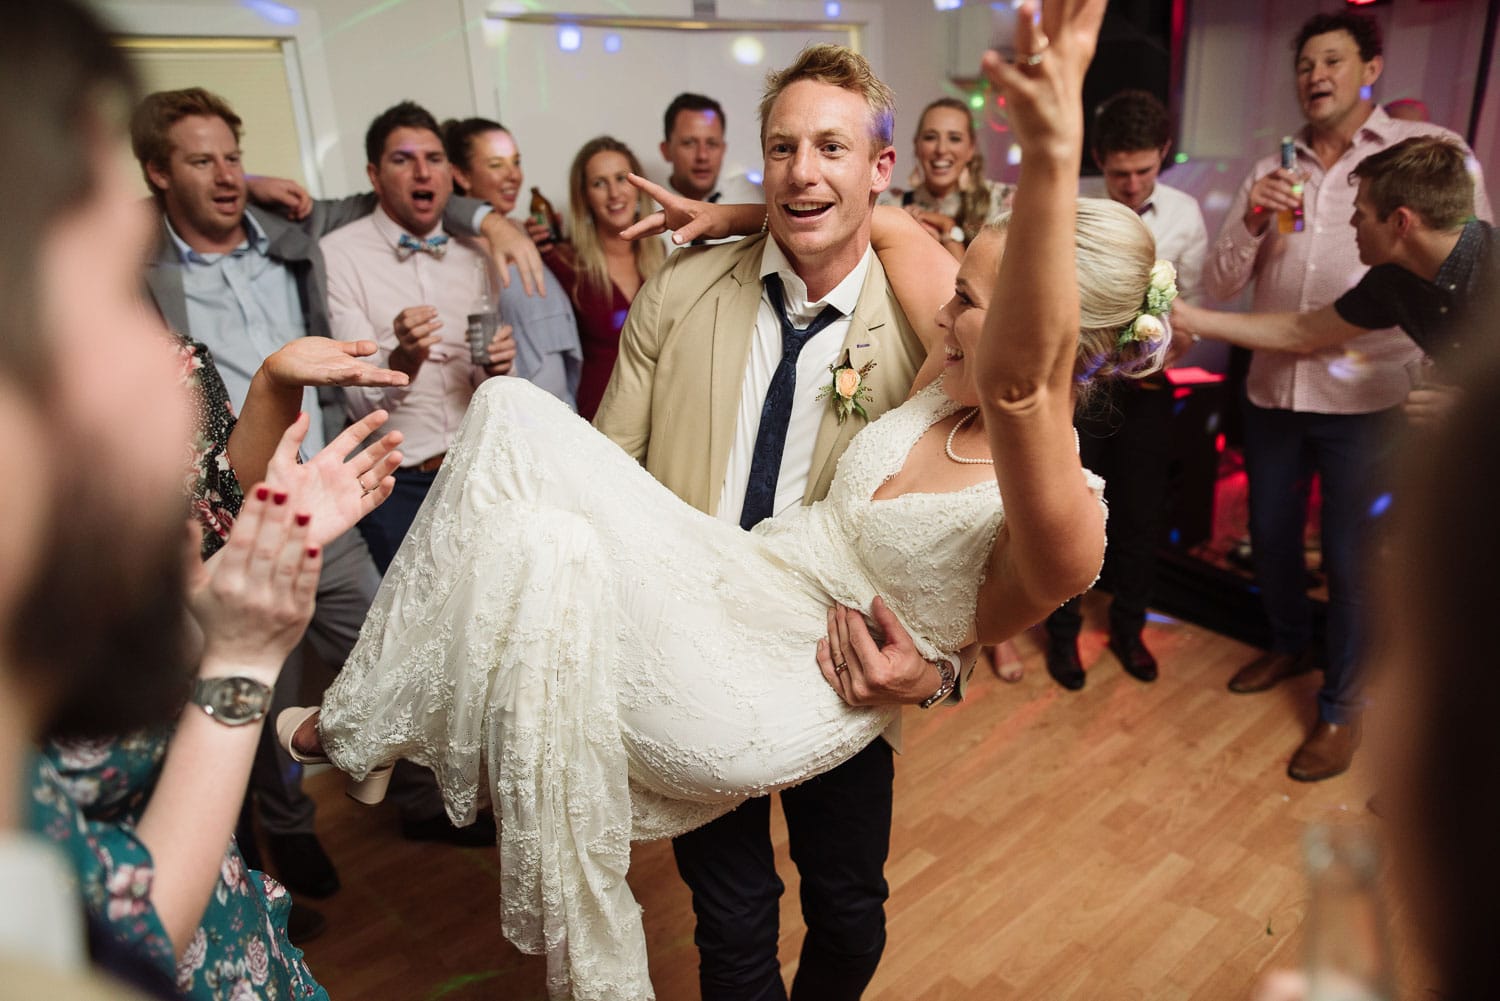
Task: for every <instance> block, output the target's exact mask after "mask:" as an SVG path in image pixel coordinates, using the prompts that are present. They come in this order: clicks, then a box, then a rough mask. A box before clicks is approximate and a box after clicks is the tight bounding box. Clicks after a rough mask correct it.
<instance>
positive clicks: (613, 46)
mask: <svg viewBox="0 0 1500 1001" xmlns="http://www.w3.org/2000/svg"><path fill="white" fill-rule="evenodd" d="M623 44H624V43H623V42H622V41H621V40H620V36H619V35H618V34H616V33H615V32H613V31H611V32H610V33H609V34H607V35H605V36H604V51H605V52H619V51H620V46H621V45H623Z"/></svg>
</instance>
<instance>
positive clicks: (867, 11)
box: [104, 0, 1500, 228]
mask: <svg viewBox="0 0 1500 1001" xmlns="http://www.w3.org/2000/svg"><path fill="white" fill-rule="evenodd" d="M486 2H488V3H489V4H491V5H492V6H491V7H487V6H486ZM508 2H509V3H512V6H513V7H515V8H516V9H521V8H522V7H524V9H527V10H542V11H555V12H561V11H568V12H572V13H597V14H618V13H620V10H621V5H620V4H619V3H618V2H617V0H528V2H527V3H525V4H524V5H521V4H519V3H518V2H516V0H404V2H398V3H373V4H372V3H371V2H370V0H290V2H289V3H288V4H287V6H288V7H290V8H291V9H292V10H294V11H297V12H300V13H302V14H303V15H304V18H303V23H304V25H306V24H307V23H309V22H311V23H314V24H315V25H316V31H315V32H313V33H309V32H307V31H306V30H303V31H302V36H303V37H302V38H301V39H300V51H301V58H302V60H303V62H304V64H305V66H306V67H308V68H309V69H310V72H311V75H312V76H313V77H314V79H313V80H312V81H311V82H312V84H313V86H312V90H313V92H314V93H313V97H314V99H319V97H318V94H319V93H320V86H321V87H323V88H326V95H327V96H326V101H327V103H328V107H327V109H326V112H325V113H324V114H322V115H320V116H316V117H318V118H319V119H320V121H318V122H316V123H315V126H316V127H315V128H314V131H315V132H316V142H317V145H318V149H317V158H318V161H319V163H320V164H321V165H322V167H323V171H322V176H323V177H324V178H325V179H326V180H327V188H328V190H327V193H330V194H338V193H342V192H343V191H345V190H349V189H351V188H353V187H355V186H363V185H364V159H365V158H364V152H363V149H362V140H363V134H364V129H365V126H366V125H367V124H368V122H369V121H370V119H371V118H372V117H374V115H376V114H377V113H378V112H380V111H381V110H382V109H384V108H386V107H388V106H389V105H391V104H393V103H395V102H396V101H399V100H401V99H403V98H411V99H412V100H415V101H417V102H419V103H421V104H423V105H426V106H427V107H428V108H430V109H431V110H432V111H433V113H434V114H436V115H438V116H439V117H450V116H467V115H470V114H475V113H478V114H483V115H488V116H494V115H496V114H504V113H505V111H506V109H504V108H503V107H500V101H499V99H498V95H497V94H496V91H495V87H494V81H493V73H492V71H491V69H490V68H488V67H486V66H485V65H484V58H485V57H484V56H483V53H485V52H487V51H489V45H488V43H487V41H486V38H485V30H484V25H483V23H482V19H481V18H480V17H479V16H478V15H477V13H476V12H477V11H483V10H486V9H498V8H500V7H502V6H503V5H505V4H506V3H508ZM969 2H971V3H973V2H976V0H969ZM104 6H105V7H106V9H107V10H109V11H110V12H111V13H113V14H115V15H116V16H117V17H118V16H122V15H123V16H124V17H125V18H127V19H129V17H130V16H131V15H132V13H133V12H141V11H147V10H149V11H153V12H156V13H157V14H160V12H162V11H164V10H165V11H176V12H177V16H176V17H175V18H174V19H173V23H174V24H176V25H177V26H178V27H179V30H180V31H181V32H182V33H184V34H193V33H197V24H198V23H201V24H204V25H209V26H210V27H208V28H207V29H206V30H209V31H212V30H214V29H213V27H212V25H213V24H215V23H217V22H219V21H221V20H222V19H223V18H225V17H226V16H231V17H233V18H235V19H237V23H238V22H244V21H246V20H247V19H253V18H254V17H255V15H254V14H252V13H250V11H249V10H248V9H247V7H248V6H251V5H239V4H235V5H226V3H225V2H224V0H170V2H166V3H163V2H145V0H111V2H106V3H105V4H104ZM823 7H824V5H823V3H822V0H719V13H720V16H722V17H737V18H781V17H792V18H797V19H801V20H822V19H823V17H824V15H823ZM1190 7H1191V10H1190V13H1189V35H1188V43H1187V54H1188V60H1187V65H1186V74H1187V80H1186V86H1185V87H1184V108H1183V122H1182V130H1181V143H1180V147H1179V148H1180V149H1181V150H1182V151H1184V152H1186V153H1187V154H1189V156H1190V157H1191V159H1190V161H1189V162H1188V163H1186V164H1183V165H1181V166H1179V167H1176V168H1174V170H1173V172H1172V179H1173V182H1174V183H1177V184H1179V185H1180V186H1183V187H1185V188H1187V189H1189V190H1192V191H1193V192H1194V193H1195V194H1198V195H1199V196H1200V199H1202V200H1203V201H1204V202H1205V210H1206V211H1205V214H1206V215H1208V216H1209V225H1210V228H1213V227H1214V226H1216V224H1217V221H1218V218H1219V216H1220V215H1221V214H1222V211H1223V208H1224V199H1225V197H1226V195H1227V193H1228V192H1230V191H1232V190H1233V188H1234V187H1235V185H1236V184H1237V183H1238V181H1239V179H1240V177H1241V176H1242V175H1243V172H1244V170H1245V167H1246V165H1247V164H1248V162H1249V161H1250V160H1251V159H1253V158H1254V157H1256V156H1259V155H1263V154H1264V153H1265V152H1266V151H1268V150H1274V149H1275V145H1276V140H1277V138H1278V137H1279V136H1281V135H1282V134H1283V133H1284V132H1287V131H1289V130H1290V129H1292V128H1295V127H1296V126H1297V125H1298V123H1299V115H1298V112H1297V107H1296V103H1295V100H1294V98H1293V91H1292V72H1291V53H1290V51H1289V44H1290V39H1291V38H1292V36H1293V35H1294V33H1295V31H1296V28H1297V26H1298V25H1299V24H1300V23H1301V21H1302V20H1303V19H1304V18H1306V17H1307V16H1308V14H1309V13H1310V12H1312V11H1314V10H1317V9H1324V10H1335V9H1339V8H1341V7H1342V3H1341V2H1339V0H1317V2H1316V3H1309V2H1308V0H1263V2H1254V3H1248V2H1245V0H1190ZM843 8H844V15H843V16H844V18H845V19H846V20H863V21H868V22H871V23H872V24H874V28H873V30H869V31H867V32H866V34H865V49H866V52H867V54H868V55H869V57H870V60H871V62H872V63H873V64H874V66H875V68H876V71H877V72H879V73H880V74H881V76H882V77H883V78H884V79H885V80H886V82H887V83H889V84H890V85H891V87H892V88H893V89H894V90H895V92H896V95H897V101H898V117H897V123H896V137H897V141H896V147H897V150H898V153H899V156H900V159H899V161H898V167H897V177H898V178H901V177H904V176H905V174H906V171H907V169H908V168H909V166H910V158H911V142H910V137H911V135H912V132H913V131H914V127H915V124H916V123H915V121H914V116H915V114H916V112H917V111H919V110H920V109H921V107H922V106H923V105H925V104H926V103H927V102H928V101H930V100H931V99H933V98H934V97H937V96H940V95H941V94H944V93H957V92H958V91H956V90H955V89H954V88H953V87H952V86H951V85H950V84H949V82H948V80H947V70H948V66H949V63H950V49H951V47H952V45H953V39H952V37H951V28H950V25H951V24H952V23H953V22H954V20H955V19H956V16H957V15H955V14H953V13H938V12H935V11H934V10H933V8H932V5H931V2H930V0H846V2H844V3H843ZM226 10H227V11H229V12H231V13H230V14H227V15H226V13H225V12H226ZM691 12H692V3H691V0H633V2H632V3H631V4H630V13H631V14H634V15H656V16H665V17H689V16H690V15H691ZM1374 12H1375V14H1376V16H1377V17H1378V18H1380V19H1381V20H1382V22H1383V24H1384V26H1385V28H1386V37H1387V56H1386V71H1385V75H1384V77H1383V78H1382V80H1381V83H1380V84H1379V85H1378V87H1377V97H1378V98H1379V99H1381V100H1390V99H1392V98H1395V97H1402V96H1419V97H1421V98H1422V99H1423V100H1424V101H1426V102H1427V103H1428V106H1429V107H1430V109H1431V111H1432V114H1433V117H1434V120H1436V121H1438V122H1441V123H1443V124H1446V125H1448V126H1449V127H1451V128H1454V129H1456V130H1459V131H1462V130H1463V129H1464V128H1465V127H1466V125H1467V121H1468V114H1469V104H1470V99H1471V96H1472V88H1473V79H1474V73H1475V70H1476V67H1477V65H1478V57H1479V53H1478V49H1479V45H1480V42H1481V30H1482V27H1483V16H1484V4H1482V3H1479V2H1472V0H1453V2H1447V3H1411V2H1402V3H1397V4H1393V5H1391V6H1389V7H1377V8H1374ZM265 27H266V33H267V34H278V33H283V34H285V33H287V32H288V30H289V29H285V28H278V27H277V26H275V25H273V24H271V23H269V22H266V25H265ZM309 34H310V37H309ZM639 73H640V77H639V82H638V84H637V85H636V86H635V87H634V88H633V89H632V91H631V93H628V94H601V95H598V97H597V100H596V101H592V102H588V103H587V105H586V106H585V107H583V108H579V109H577V112H576V114H568V115H565V116H559V120H558V122H557V124H556V129H555V133H556V134H555V137H550V138H543V137H533V136H530V135H527V136H524V137H523V152H524V153H525V157H526V160H527V161H528V163H535V162H536V161H537V160H538V159H539V157H541V156H543V155H545V157H547V158H552V159H557V160H562V161H563V162H564V163H565V162H566V160H567V159H569V158H571V151H572V149H574V148H576V146H577V145H578V144H579V143H580V142H582V140H583V139H584V138H587V137H588V136H592V135H594V134H596V133H597V132H600V131H606V130H607V128H608V123H609V121H610V111H611V109H619V108H622V107H626V106H629V105H631V104H634V103H642V102H644V103H645V104H647V105H649V106H651V107H657V106H664V105H665V102H666V100H667V99H669V98H670V96H671V95H673V94H675V93H677V92H678V91H680V90H684V89H689V88H697V89H701V90H704V91H706V92H707V93H710V94H711V93H713V92H714V80H713V79H684V74H683V73H682V70H681V67H680V66H679V65H676V64H673V63H670V62H668V63H665V64H661V63H659V62H658V63H653V64H648V65H642V66H640V68H639ZM1496 73H1500V67H1497V70H1496ZM320 79H321V81H322V82H321V84H320ZM1492 89H1494V88H1493V87H1492ZM653 141H654V136H653V137H649V138H646V139H645V140H644V142H645V144H649V143H650V142H653ZM539 144H540V148H539ZM743 144H744V143H743V142H741V143H739V144H738V145H743ZM1476 146H1477V152H1478V153H1479V156H1480V160H1481V162H1483V163H1485V164H1486V165H1487V166H1488V167H1489V173H1488V177H1487V180H1488V182H1489V190H1490V195H1491V200H1492V201H1495V202H1497V203H1500V197H1497V196H1500V187H1497V185H1500V97H1491V100H1490V107H1489V108H1488V109H1487V115H1486V121H1485V125H1484V127H1482V129H1481V133H1480V137H1479V142H1478V143H1477V144H1476ZM543 150H546V153H545V154H543ZM554 151H557V152H556V153H555V156H554ZM637 152H640V153H642V155H643V157H645V156H647V151H646V150H638V151H637ZM736 152H737V153H739V152H740V151H739V150H738V149H737V150H736ZM247 156H248V158H249V160H250V162H251V164H252V165H253V163H254V148H253V144H252V145H250V147H249V148H248V150H247ZM536 166H537V168H538V169H537V170H536V172H535V173H534V175H533V178H532V180H533V181H535V182H536V183H539V184H542V186H543V187H544V189H545V190H547V191H548V192H549V194H550V193H553V192H556V191H559V190H561V184H562V180H561V178H560V177H557V178H553V177H550V176H548V177H544V176H543V171H542V170H541V169H540V168H541V167H542V165H541V164H540V163H538V164H536ZM993 167H994V165H993V164H992V168H993ZM546 173H547V174H548V175H552V174H555V173H556V168H555V167H550V168H547V170H546Z"/></svg>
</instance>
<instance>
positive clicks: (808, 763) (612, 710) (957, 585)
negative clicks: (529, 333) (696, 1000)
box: [321, 378, 1102, 1001]
mask: <svg viewBox="0 0 1500 1001" xmlns="http://www.w3.org/2000/svg"><path fill="white" fill-rule="evenodd" d="M954 409H955V405H954V404H953V403H951V402H950V401H949V400H948V399H947V397H945V396H944V395H943V394H942V392H941V389H940V388H939V387H938V386H937V385H934V386H932V387H930V388H928V389H927V390H925V391H924V392H922V393H920V394H919V395H918V396H916V397H915V398H914V399H912V400H911V401H909V402H908V403H906V404H905V405H903V406H901V407H899V408H897V409H895V410H893V411H891V412H889V413H887V414H886V415H885V416H884V417H882V418H881V419H880V420H878V421H875V422H874V423H872V424H871V425H870V426H869V427H868V428H866V429H864V430H862V431H861V432H860V433H859V434H858V435H857V436H855V438H854V440H853V441H852V442H851V443H850V445H849V447H848V449H847V451H846V452H845V454H844V456H843V457H842V459H841V460H840V462H839V466H838V472H837V476H836V477H835V479H834V481H833V485H832V488H831V489H830V491H829V494H828V497H827V499H826V500H825V501H824V502H822V503H820V504H816V505H813V506H811V507H804V508H800V509H798V510H796V511H793V512H791V513H789V514H786V515H783V516H780V517H777V518H774V519H770V520H768V521H766V522H763V523H762V524H761V525H760V526H758V527H757V528H756V530H755V531H754V532H745V531H742V530H741V529H740V528H739V527H737V526H735V525H732V524H728V523H726V522H722V521H719V520H718V519H716V518H713V517H710V516H708V515H706V514H703V513H701V512H699V511H697V510H695V509H693V508H691V507H689V506H688V505H687V504H685V503H683V502H682V501H681V500H679V499H678V498H677V497H676V496H675V495H674V494H672V493H671V492H670V491H669V490H667V489H666V488H665V487H663V486H661V485H660V484H659V483H657V482H656V481H655V480H654V479H653V478H652V477H651V476H650V475H649V474H648V473H646V472H645V470H643V469H642V468H641V467H640V465H638V464H637V463H636V462H635V461H633V460H632V459H631V458H630V457H629V456H627V455H626V454H625V453H624V452H622V451H621V450H620V449H619V448H618V447H616V446H615V445H614V444H613V443H612V442H610V441H609V440H608V439H607V438H605V437H604V436H603V435H601V434H599V433H598V432H596V431H595V430H594V429H593V428H592V427H590V426H589V425H588V424H587V423H586V422H584V421H583V420H581V419H580V418H578V417H577V416H575V415H574V414H573V413H571V412H570V411H569V410H568V409H567V408H566V407H564V406H563V405H562V404H560V403H559V402H558V401H557V400H556V399H555V398H554V397H552V396H551V395H549V394H547V393H545V392H543V391H541V390H539V389H536V388H534V387H532V386H531V385H530V384H529V383H527V382H524V381H522V380H519V379H508V378H507V379H491V380H489V381H488V382H486V383H485V384H484V385H483V386H482V387H481V388H480V390H479V391H478V393H476V394H475V396H474V399H473V402H472V403H471V405H470V407H469V413H468V417H467V418H466V420H465V421H464V425H463V427H462V429H461V430H460V432H459V435H458V438H457V440H456V441H455V443H454V445H453V448H452V449H451V450H450V451H449V452H448V457H447V460H446V461H445V462H444V463H443V469H442V472H441V474H440V475H439V476H438V478H437V481H436V482H435V483H434V485H433V488H432V492H431V493H430V494H429V496H428V498H427V501H426V504H425V505H424V506H423V508H422V510H421V512H420V514H419V515H418V517H417V520H416V523H415V524H414V525H413V527H412V530H411V532H410V534H409V535H408V536H407V538H406V541H405V543H404V544H403V545H402V547H401V550H400V552H399V553H398V554H397V556H396V559H395V562H394V563H393V564H392V565H391V568H390V571H389V572H388V573H387V574H386V578H385V582H384V584H383V585H382V586H381V588H380V593H379V595H378V596H377V597H376V599H375V604H374V606H373V607H372V608H371V610H370V615H369V619H368V621H367V622H366V624H365V627H364V631H363V633H362V634H361V637H360V641H359V644H358V646H357V647H356V648H355V650H354V652H353V654H352V655H351V656H350V658H349V661H348V663H347V664H345V666H344V669H343V670H342V672H340V674H339V677H338V680H337V682H336V683H335V684H334V686H333V687H332V688H330V689H329V691H328V694H327V696H326V698H325V700H324V702H323V712H322V717H321V720H322V721H321V730H322V735H323V742H324V746H325V747H326V748H327V750H328V752H329V755H330V757H331V758H332V759H333V761H334V762H335V763H336V764H337V765H338V766H339V767H340V768H341V769H343V770H345V771H348V772H350V773H352V774H354V775H356V776H363V775H364V774H365V773H366V772H367V771H368V770H369V769H370V768H371V767H374V766H376V765H380V764H383V763H385V762H388V761H391V760H394V759H396V758H408V759H411V760H413V761H416V762H419V763H421V764H423V765H426V766H427V767H429V768H431V769H432V770H433V771H434V772H436V773H437V776H438V779H439V781H440V783H441V785H442V789H443V795H444V799H445V801H446V805H447V809H448V812H449V814H450V816H451V817H452V818H453V819H454V820H455V822H458V823H465V822H469V821H472V819H473V817H474V814H475V809H476V796H477V795H478V793H479V790H480V788H481V786H482V784H483V783H485V782H486V781H487V782H488V786H487V792H488V795H489V797H490V798H491V800H492V801H493V803H494V806H495V811H496V819H497V821H498V822H499V825H500V858H501V912H502V925H503V930H504V933H505V936H506V937H507V938H508V939H509V940H510V941H511V942H513V943H515V945H516V946H517V947H518V948H520V949H522V950H523V951H526V952H530V953H534V954H535V953H542V952H545V953H546V954H547V956H548V974H549V977H548V979H549V990H550V991H551V992H552V995H553V996H554V997H574V998H578V999H589V1001H593V999H601V1001H602V999H609V1001H627V999H638V998H641V999H644V998H650V997H652V991H651V985H650V981H649V979H648V977H647V967H646V950H645V938H644V935H643V932H642V930H641V922H640V909H639V907H638V905H637V904H636V902H635V899H634V897H633V896H632V895H631V893H630V888H629V887H628V886H627V885H626V881H625V874H626V870H627V869H628V867H629V862H630V842H631V840H632V839H635V840H643V839H649V838H659V837H667V836H671V835H675V834H679V833H682V832H684V831H687V830H691V829H692V828H694V827H697V826H699V825H701V824H703V823H706V822H707V821H709V820H711V819H713V818H714V817H717V816H719V815H720V814H723V813H726V812H728V811H729V810H730V809H732V808H733V807H734V806H736V805H737V804H739V803H740V802H742V801H744V800H745V799H747V798H749V797H752V796H757V795H761V794H763V793H766V792H768V791H771V790H774V789H778V788H783V787H786V786H789V785H794V784H796V783H798V782H801V781H804V780H806V779H809V778H811V777H813V776H815V775H817V774H819V773H821V772H824V771H827V770H828V769H830V768H832V767H834V766H835V765H838V764H840V763H841V762H843V761H845V760H846V759H848V758H849V757H851V756H852V755H853V754H854V753H855V752H857V751H859V750H860V749H861V748H863V747H864V746H865V745H866V744H868V743H869V742H870V741H872V740H874V739H875V738H876V737H877V736H878V735H879V734H880V733H881V731H883V730H884V729H885V728H886V725H887V724H888V723H889V722H890V718H891V710H883V709H851V708H850V707H848V706H847V705H845V704H844V703H843V702H842V701H841V700H840V699H839V697H838V695H837V694H836V693H835V692H833V691H832V689H830V687H829V686H828V684H827V683H826V682H825V681H824V679H823V676H822V674H821V673H820V672H819V670H818V667H817V663H816V660H815V658H814V649H815V644H816V643H817V641H818V639H819V638H820V637H823V636H825V635H826V632H827V630H826V613H827V609H828V607H829V606H830V605H831V604H832V603H834V602H842V603H844V604H846V605H849V606H852V607H856V608H862V609H865V610H866V611H868V609H869V607H870V603H871V601H872V599H873V598H874V597H875V595H877V594H879V595H882V596H883V597H884V598H885V600H886V601H887V602H888V603H889V605H890V607H891V609H892V610H893V611H894V612H895V613H896V614H897V615H898V616H899V617H900V619H901V621H902V622H903V623H904V624H905V626H906V627H907V629H908V630H909V631H910V632H911V634H912V636H913V638H914V639H915V640H916V643H917V645H918V647H919V648H920V649H921V651H922V652H923V654H924V655H926V656H927V657H929V658H934V657H936V656H937V655H938V654H939V652H940V651H952V650H956V649H958V648H959V647H960V646H961V645H962V644H963V641H964V639H965V637H966V635H967V634H968V632H969V629H970V626H971V625H972V624H973V621H974V610H975V601H976V596H977V592H978V588H979V584H980V579H981V577H982V576H983V573H984V567H985V565H986V562H987V560H988V557H989V553H990V549H991V546H992V544H993V541H994V537H995V532H996V529H997V528H998V526H999V524H1000V522H1001V518H1002V514H1001V510H1000V498H999V492H998V490H997V488H996V486H995V482H994V480H993V479H989V480H986V481H984V482H982V483H979V484H977V485H975V486H972V487H970V488H968V489H966V490H962V491H958V492H956V493H946V494H921V493H917V494H906V495H904V496H901V497H898V498H894V499H890V500H881V501H872V500H871V496H872V495H873V494H874V492H875V490H876V489H877V488H878V487H879V486H880V484H881V483H882V482H883V481H884V480H886V479H887V478H889V477H890V476H892V475H893V474H895V473H896V472H897V471H898V470H899V469H900V468H901V466H902V465H903V463H904V462H905V460H906V456H907V453H908V452H909V451H910V449H911V447H912V445H913V444H914V443H915V442H916V440H917V439H918V438H919V437H920V436H921V434H922V433H923V431H925V430H926V429H927V428H928V427H929V426H931V425H932V424H933V423H934V422H935V421H937V420H940V419H941V418H942V417H944V416H945V415H947V414H950V413H952V412H953V411H954ZM1094 485H1095V489H1096V490H1098V489H1099V488H1100V487H1101V486H1102V483H1100V482H1098V481H1097V478H1094Z"/></svg>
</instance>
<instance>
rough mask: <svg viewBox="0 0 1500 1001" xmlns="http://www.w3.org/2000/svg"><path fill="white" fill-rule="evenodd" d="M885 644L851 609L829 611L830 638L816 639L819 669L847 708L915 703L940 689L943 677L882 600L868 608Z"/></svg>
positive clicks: (833, 608)
mask: <svg viewBox="0 0 1500 1001" xmlns="http://www.w3.org/2000/svg"><path fill="white" fill-rule="evenodd" d="M870 614H871V615H873V616H874V618H875V625H876V627H877V628H878V629H879V630H880V631H881V632H882V633H883V634H884V635H885V644H884V645H883V646H882V645H880V644H877V643H876V642H875V638H874V637H873V636H871V635H870V630H869V629H868V628H867V627H866V626H865V618H864V616H863V615H861V614H860V613H859V612H857V611H855V610H854V609H852V608H845V607H844V606H843V605H835V606H833V607H832V608H830V609H829V610H828V638H827V639H822V640H818V651H817V658H818V668H819V669H820V670H821V671H822V672H823V677H824V679H826V680H827V682H828V684H829V685H831V686H832V687H833V690H834V691H836V692H838V693H839V698H841V699H843V700H844V701H845V702H847V703H849V704H850V705H851V706H889V705H916V704H918V703H920V702H922V701H924V700H926V698H927V697H928V696H930V695H931V694H932V693H933V692H935V691H937V690H938V685H939V684H941V683H942V680H943V678H942V674H941V672H939V671H938V669H937V668H936V667H934V666H933V665H932V664H931V663H929V662H928V661H926V660H923V659H922V654H921V653H920V652H919V651H918V650H917V645H916V644H915V643H913V642H912V638H911V634H910V633H908V632H907V631H906V629H905V627H904V626H902V625H901V620H900V619H898V618H896V614H895V613H894V612H892V611H891V610H890V608H889V607H888V606H887V605H886V603H885V601H884V600H883V599H881V598H878V597H877V598H876V599H875V602H874V604H873V605H871V606H870Z"/></svg>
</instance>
